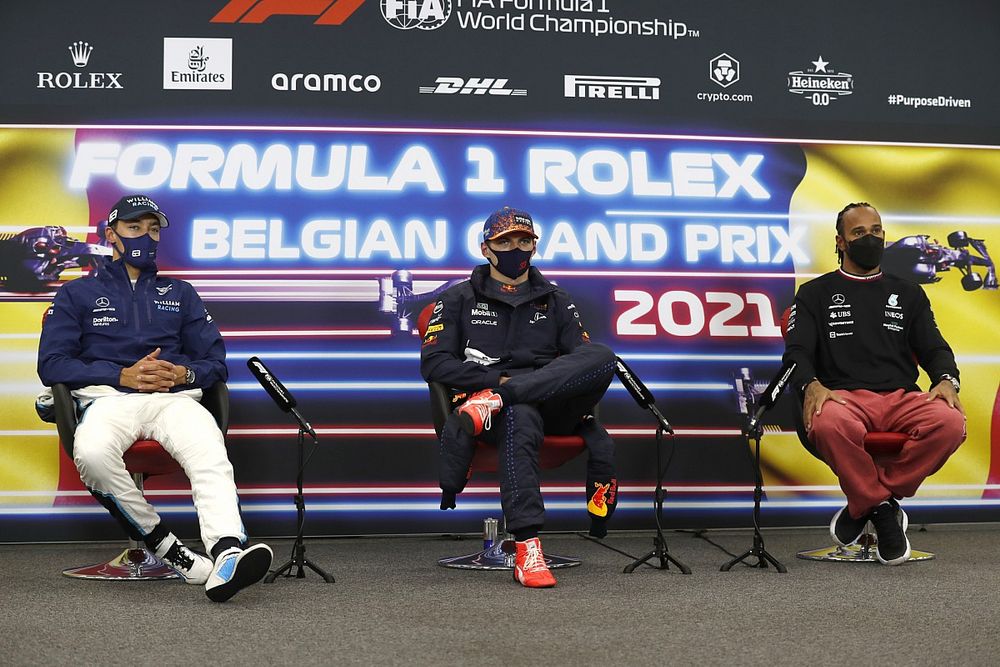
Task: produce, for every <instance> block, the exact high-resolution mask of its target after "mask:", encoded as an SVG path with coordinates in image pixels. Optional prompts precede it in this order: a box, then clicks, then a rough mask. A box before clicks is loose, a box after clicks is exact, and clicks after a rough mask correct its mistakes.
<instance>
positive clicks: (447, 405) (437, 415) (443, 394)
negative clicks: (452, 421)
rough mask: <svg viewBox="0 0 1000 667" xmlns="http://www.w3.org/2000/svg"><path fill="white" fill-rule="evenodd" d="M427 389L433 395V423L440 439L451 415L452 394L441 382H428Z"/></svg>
mask: <svg viewBox="0 0 1000 667" xmlns="http://www.w3.org/2000/svg"><path fill="white" fill-rule="evenodd" d="M427 389H428V390H429V391H430V395H431V421H432V422H433V423H434V432H435V433H437V434H438V437H439V438H440V437H441V431H443V430H444V423H445V421H446V420H447V419H448V415H449V413H451V394H449V392H448V388H447V387H445V386H444V385H443V384H441V383H440V382H428V383H427Z"/></svg>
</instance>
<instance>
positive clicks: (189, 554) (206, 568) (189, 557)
mask: <svg viewBox="0 0 1000 667" xmlns="http://www.w3.org/2000/svg"><path fill="white" fill-rule="evenodd" d="M156 555H157V557H158V558H159V559H160V560H162V561H163V562H164V563H166V564H167V565H169V566H170V567H172V568H173V569H174V571H175V572H176V573H177V574H179V575H181V577H183V578H184V583H186V584H197V585H199V586H200V585H202V584H204V583H205V582H206V581H208V575H210V574H211V573H212V559H211V558H208V557H207V556H202V555H201V554H200V553H198V552H196V551H191V550H190V549H188V548H187V547H186V546H184V543H183V542H181V541H180V540H179V539H177V536H175V535H174V534H173V533H170V534H169V535H167V536H166V537H165V538H164V539H163V541H162V542H160V545H159V546H158V547H157V548H156Z"/></svg>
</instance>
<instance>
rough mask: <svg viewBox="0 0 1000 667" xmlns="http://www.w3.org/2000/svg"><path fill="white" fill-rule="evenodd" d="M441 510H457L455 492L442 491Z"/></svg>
mask: <svg viewBox="0 0 1000 667" xmlns="http://www.w3.org/2000/svg"><path fill="white" fill-rule="evenodd" d="M441 509H443V510H453V509H455V492H454V491H445V490H444V489H442V490H441Z"/></svg>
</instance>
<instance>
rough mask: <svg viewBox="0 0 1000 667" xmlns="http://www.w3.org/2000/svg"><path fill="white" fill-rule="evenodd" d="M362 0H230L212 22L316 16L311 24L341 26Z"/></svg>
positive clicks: (256, 21)
mask: <svg viewBox="0 0 1000 667" xmlns="http://www.w3.org/2000/svg"><path fill="white" fill-rule="evenodd" d="M364 2H365V0H229V2H227V3H226V6H225V7H223V8H222V9H221V10H219V13H218V14H216V15H215V16H213V17H212V21H211V22H212V23H263V22H264V21H266V20H268V19H269V18H271V17H272V16H317V17H319V18H317V19H316V20H315V21H313V25H340V24H341V23H343V22H344V21H346V20H347V19H348V18H350V16H351V15H352V14H353V13H354V12H355V11H357V9H358V7H360V6H361V5H363V4H364Z"/></svg>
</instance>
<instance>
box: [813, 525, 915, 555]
mask: <svg viewBox="0 0 1000 667" xmlns="http://www.w3.org/2000/svg"><path fill="white" fill-rule="evenodd" d="M877 545H878V540H877V539H876V537H875V530H874V529H873V528H872V525H871V523H869V524H867V525H866V526H865V532H864V533H863V534H862V535H861V539H859V540H858V541H857V542H856V543H854V544H850V545H848V546H846V547H842V546H839V545H836V544H835V545H833V546H829V547H823V548H822V549H808V550H806V551H800V552H798V553H797V554H795V555H796V557H798V558H802V559H804V560H824V561H831V562H836V563H877V562H878V558H877V557H876V556H875V547H876V546H877ZM933 558H934V554H932V553H931V552H929V551H917V550H916V549H912V548H911V549H910V558H909V559H908V560H907V562H910V561H921V560H931V559H933Z"/></svg>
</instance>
